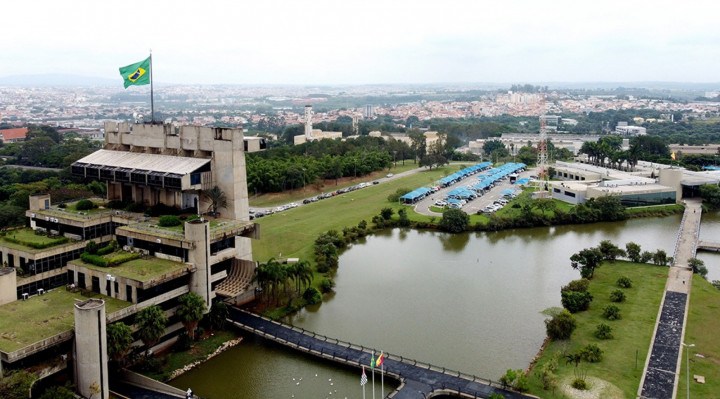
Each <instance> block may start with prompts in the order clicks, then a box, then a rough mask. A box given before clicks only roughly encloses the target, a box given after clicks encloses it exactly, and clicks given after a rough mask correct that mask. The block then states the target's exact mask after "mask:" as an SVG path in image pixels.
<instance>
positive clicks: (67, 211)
mask: <svg viewBox="0 0 720 399" xmlns="http://www.w3.org/2000/svg"><path fill="white" fill-rule="evenodd" d="M91 201H92V202H93V203H94V204H95V205H97V206H98V207H97V208H93V209H87V210H78V209H77V208H76V206H77V203H78V201H74V202H68V203H65V204H63V205H62V206H60V205H52V206H51V207H50V208H48V209H39V210H37V211H27V212H26V215H27V216H32V214H35V216H32V217H41V216H44V217H51V218H63V219H69V220H74V221H78V222H83V221H88V220H93V219H97V218H101V217H107V216H110V215H112V214H113V212H114V211H113V210H112V209H108V208H105V200H103V199H100V198H92V199H91Z"/></svg>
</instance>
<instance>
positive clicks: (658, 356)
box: [638, 200, 702, 399]
mask: <svg viewBox="0 0 720 399" xmlns="http://www.w3.org/2000/svg"><path fill="white" fill-rule="evenodd" d="M685 204H686V206H685V213H684V215H683V219H682V221H681V222H680V229H679V231H678V236H677V240H676V243H675V254H674V263H673V265H672V267H670V271H669V273H668V281H667V284H666V285H665V297H664V298H663V301H662V303H661V305H660V312H659V314H658V319H657V322H656V324H655V331H654V333H653V339H652V344H651V346H650V353H649V355H648V358H647V360H646V362H645V370H644V371H643V377H642V379H641V380H640V389H639V392H638V396H640V397H642V398H657V399H672V398H674V397H675V394H676V391H677V381H678V377H679V371H680V361H681V359H682V357H681V354H682V343H683V337H684V336H685V322H686V321H687V309H688V304H689V298H690V285H691V284H692V270H691V269H690V268H689V266H688V259H691V258H694V257H695V252H696V250H697V244H698V236H699V233H700V219H701V216H702V208H701V202H700V201H695V200H686V201H685Z"/></svg>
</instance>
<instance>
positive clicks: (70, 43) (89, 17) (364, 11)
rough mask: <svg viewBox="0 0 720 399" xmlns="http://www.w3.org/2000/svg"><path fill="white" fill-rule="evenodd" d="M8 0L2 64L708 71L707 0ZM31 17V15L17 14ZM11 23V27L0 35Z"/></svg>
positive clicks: (506, 73)
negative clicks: (122, 0) (134, 1)
mask: <svg viewBox="0 0 720 399" xmlns="http://www.w3.org/2000/svg"><path fill="white" fill-rule="evenodd" d="M691 5H692V7H690V6H685V7H678V6H677V3H674V2H670V1H659V2H658V1H653V2H649V1H638V2H632V3H631V4H626V3H625V2H621V1H610V2H602V3H597V4H595V3H592V4H585V3H578V2H570V1H559V2H531V1H522V0H518V1H512V2H509V3H508V2H502V3H501V2H498V1H491V2H470V1H457V2H453V3H450V4H442V5H438V4H437V3H430V2H409V1H395V2H384V3H383V2H379V1H356V0H351V1H345V2H331V1H314V2H312V3H301V2H289V1H280V0H278V1H268V2H262V3H250V4H244V3H231V2H223V1H219V0H210V1H207V2H204V3H203V7H202V8H198V7H196V6H197V4H194V3H190V2H186V1H181V2H170V1H157V2H152V3H149V4H142V6H122V5H116V4H114V5H112V6H110V5H107V4H105V3H96V2H90V1H75V2H67V1H59V2H51V1H45V0H38V1H34V2H27V3H19V2H14V3H11V4H10V5H8V6H7V7H6V9H5V11H6V15H7V16H8V17H9V18H7V19H6V21H5V27H6V29H7V31H8V32H15V33H16V34H14V35H12V37H13V40H11V41H10V40H8V41H6V42H5V43H4V44H3V45H2V46H1V48H2V50H3V51H2V52H0V59H2V62H0V77H5V76H12V75H30V74H54V73H57V74H71V75H80V76H94V77H98V78H103V79H117V81H118V85H120V84H121V82H122V80H121V79H120V77H119V73H118V68H119V67H120V66H123V65H127V64H130V63H133V62H137V61H140V60H142V59H144V58H145V57H147V55H148V53H149V51H150V49H151V48H152V49H153V60H154V66H155V68H154V71H153V75H154V79H155V81H156V82H158V83H173V84H183V83H188V84H279V85H285V84H287V85H325V84H327V85H333V84H339V85H342V84H351V85H352V84H424V83H460V82H490V83H501V82H606V81H612V82H623V81H645V82H647V81H657V82H717V81H720V79H718V76H717V73H716V71H717V70H718V69H719V67H720V32H719V31H718V30H717V29H716V28H715V21H713V18H714V15H716V12H713V10H714V11H718V10H720V6H718V5H717V4H716V3H712V2H706V1H697V2H693V3H692V4H691ZM28 21H29V22H28ZM8 37H9V36H8Z"/></svg>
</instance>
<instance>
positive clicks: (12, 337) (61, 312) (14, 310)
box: [0, 288, 130, 352]
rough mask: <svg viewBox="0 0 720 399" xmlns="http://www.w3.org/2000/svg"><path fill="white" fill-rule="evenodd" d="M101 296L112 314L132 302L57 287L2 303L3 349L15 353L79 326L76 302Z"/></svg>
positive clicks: (0, 335)
mask: <svg viewBox="0 0 720 399" xmlns="http://www.w3.org/2000/svg"><path fill="white" fill-rule="evenodd" d="M90 298H100V299H103V300H105V312H106V314H110V313H112V312H115V311H117V310H120V309H122V308H125V307H127V306H129V305H130V303H129V302H125V301H120V300H118V299H114V298H109V297H106V296H104V295H99V294H93V293H89V294H88V293H86V294H83V293H81V292H70V291H67V290H66V289H65V288H55V289H53V290H50V291H48V292H47V293H46V294H45V295H42V296H37V295H36V296H32V297H30V299H28V300H27V301H15V302H11V303H8V304H5V305H3V306H0V350H1V351H3V352H13V351H16V350H18V349H20V348H23V347H25V346H28V345H30V344H33V343H35V342H38V341H41V340H43V339H45V338H50V337H52V336H54V335H57V334H60V333H61V332H64V331H68V330H71V329H72V328H73V327H74V325H75V313H74V312H75V307H74V304H75V301H76V299H77V300H82V301H84V300H87V299H90Z"/></svg>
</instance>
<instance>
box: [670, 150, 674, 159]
mask: <svg viewBox="0 0 720 399" xmlns="http://www.w3.org/2000/svg"><path fill="white" fill-rule="evenodd" d="M670 158H672V160H673V161H674V160H675V151H673V152H672V153H670Z"/></svg>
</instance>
